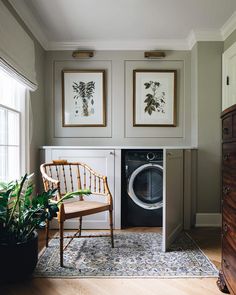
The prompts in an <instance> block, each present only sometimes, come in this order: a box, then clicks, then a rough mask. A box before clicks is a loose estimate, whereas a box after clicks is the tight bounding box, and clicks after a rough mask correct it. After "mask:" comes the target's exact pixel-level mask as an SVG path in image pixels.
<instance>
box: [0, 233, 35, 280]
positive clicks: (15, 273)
mask: <svg viewBox="0 0 236 295" xmlns="http://www.w3.org/2000/svg"><path fill="white" fill-rule="evenodd" d="M37 262H38V234H37V233H36V232H34V236H33V237H32V238H31V239H29V240H28V241H26V242H23V243H17V244H0V280H4V281H16V280H20V279H23V278H25V277H27V276H29V275H30V274H32V272H33V271H34V269H35V267H36V264H37Z"/></svg>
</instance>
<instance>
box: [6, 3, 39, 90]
mask: <svg viewBox="0 0 236 295" xmlns="http://www.w3.org/2000/svg"><path fill="white" fill-rule="evenodd" d="M0 67H1V68H2V69H4V70H5V71H6V72H8V74H10V75H11V76H12V77H14V78H15V79H17V80H19V81H20V82H22V83H24V85H26V86H27V87H28V88H30V89H31V90H36V88H37V81H36V72H35V48H34V42H33V40H32V39H31V38H30V37H29V35H28V34H27V33H26V32H25V30H24V29H23V28H22V27H21V26H20V24H19V23H18V22H17V21H16V19H15V18H14V17H13V15H12V14H11V13H10V12H9V10H8V9H7V7H6V6H5V5H4V4H3V3H2V1H1V0H0Z"/></svg>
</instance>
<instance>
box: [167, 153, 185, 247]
mask: <svg viewBox="0 0 236 295" xmlns="http://www.w3.org/2000/svg"><path fill="white" fill-rule="evenodd" d="M163 182H164V185H163V242H162V249H163V251H167V250H168V247H169V246H170V245H171V243H172V242H173V241H174V240H175V239H176V237H177V236H178V234H179V233H180V232H181V231H182V230H183V150H176V149H175V150H171V149H169V150H164V171H163Z"/></svg>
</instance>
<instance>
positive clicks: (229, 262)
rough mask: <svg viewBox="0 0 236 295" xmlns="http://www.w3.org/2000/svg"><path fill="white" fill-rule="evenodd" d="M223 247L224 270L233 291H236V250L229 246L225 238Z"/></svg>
mask: <svg viewBox="0 0 236 295" xmlns="http://www.w3.org/2000/svg"><path fill="white" fill-rule="evenodd" d="M222 246H223V251H222V270H223V273H224V276H225V278H226V280H227V283H228V284H229V286H230V287H231V289H233V290H236V255H235V251H236V249H234V248H233V247H232V246H231V245H230V244H229V242H228V239H226V238H225V237H223V240H222Z"/></svg>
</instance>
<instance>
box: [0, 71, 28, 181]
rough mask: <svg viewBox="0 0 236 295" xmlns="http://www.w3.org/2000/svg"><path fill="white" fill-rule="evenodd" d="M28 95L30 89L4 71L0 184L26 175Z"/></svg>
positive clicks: (0, 84)
mask: <svg viewBox="0 0 236 295" xmlns="http://www.w3.org/2000/svg"><path fill="white" fill-rule="evenodd" d="M26 95H27V89H26V88H25V87H24V86H23V85H22V84H21V83H19V82H18V81H17V80H15V79H14V78H12V77H10V76H9V75H8V74H7V73H6V72H4V71H3V70H1V68H0V181H10V180H15V179H18V178H19V177H20V176H21V175H22V174H24V173H25V171H26V167H27V163H26V145H27V141H26V138H27V137H26V127H27V122H26V117H27V116H26Z"/></svg>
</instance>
